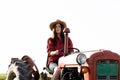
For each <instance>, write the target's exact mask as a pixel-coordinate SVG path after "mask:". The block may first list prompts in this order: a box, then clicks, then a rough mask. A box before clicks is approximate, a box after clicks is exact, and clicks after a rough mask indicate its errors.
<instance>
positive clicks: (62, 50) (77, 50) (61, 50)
mask: <svg viewBox="0 0 120 80" xmlns="http://www.w3.org/2000/svg"><path fill="white" fill-rule="evenodd" d="M71 49H73V50H76V51H74V52H80V50H79V49H78V48H68V50H71ZM58 51H59V52H64V48H62V49H60V50H58Z"/></svg>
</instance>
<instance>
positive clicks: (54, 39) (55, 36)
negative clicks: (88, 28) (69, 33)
mask: <svg viewBox="0 0 120 80" xmlns="http://www.w3.org/2000/svg"><path fill="white" fill-rule="evenodd" d="M60 25H61V33H60V37H61V40H62V43H64V33H63V29H64V27H63V25H62V24H60ZM55 28H56V24H55V25H54V28H53V30H52V32H53V34H52V37H51V38H52V42H53V44H54V45H56V44H57V41H56V38H57V33H56V30H55Z"/></svg>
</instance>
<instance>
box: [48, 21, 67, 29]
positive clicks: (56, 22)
mask: <svg viewBox="0 0 120 80" xmlns="http://www.w3.org/2000/svg"><path fill="white" fill-rule="evenodd" d="M56 24H62V25H63V27H64V28H66V27H67V25H66V23H65V22H64V21H61V20H56V21H55V22H52V23H50V26H49V27H50V29H51V30H52V29H53V28H54V26H55V25H56Z"/></svg>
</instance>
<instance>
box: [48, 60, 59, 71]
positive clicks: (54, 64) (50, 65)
mask: <svg viewBox="0 0 120 80" xmlns="http://www.w3.org/2000/svg"><path fill="white" fill-rule="evenodd" d="M57 66H58V65H57V63H55V62H50V64H49V69H50V70H51V71H53V72H54V69H55V67H57Z"/></svg>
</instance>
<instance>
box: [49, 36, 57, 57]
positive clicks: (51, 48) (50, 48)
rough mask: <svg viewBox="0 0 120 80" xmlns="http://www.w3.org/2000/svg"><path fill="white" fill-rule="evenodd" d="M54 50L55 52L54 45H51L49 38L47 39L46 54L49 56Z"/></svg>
mask: <svg viewBox="0 0 120 80" xmlns="http://www.w3.org/2000/svg"><path fill="white" fill-rule="evenodd" d="M54 50H55V48H54V44H53V42H52V40H51V38H49V39H48V41H47V53H48V55H49V56H50V52H51V51H54Z"/></svg>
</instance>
